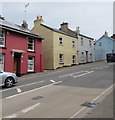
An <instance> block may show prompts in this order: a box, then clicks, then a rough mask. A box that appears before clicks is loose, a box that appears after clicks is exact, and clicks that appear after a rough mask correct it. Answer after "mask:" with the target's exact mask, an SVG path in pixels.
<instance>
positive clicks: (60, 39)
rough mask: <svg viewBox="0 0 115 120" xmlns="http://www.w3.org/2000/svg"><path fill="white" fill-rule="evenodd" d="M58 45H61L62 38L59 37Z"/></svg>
mask: <svg viewBox="0 0 115 120" xmlns="http://www.w3.org/2000/svg"><path fill="white" fill-rule="evenodd" d="M59 45H63V38H62V37H59Z"/></svg>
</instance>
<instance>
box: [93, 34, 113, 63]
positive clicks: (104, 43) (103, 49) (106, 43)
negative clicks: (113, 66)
mask: <svg viewBox="0 0 115 120" xmlns="http://www.w3.org/2000/svg"><path fill="white" fill-rule="evenodd" d="M100 44H101V46H100ZM94 50H95V61H100V60H106V54H107V53H112V52H114V53H115V40H112V39H111V38H109V37H106V36H102V37H101V38H100V39H99V40H98V41H97V42H96V44H95V46H94Z"/></svg>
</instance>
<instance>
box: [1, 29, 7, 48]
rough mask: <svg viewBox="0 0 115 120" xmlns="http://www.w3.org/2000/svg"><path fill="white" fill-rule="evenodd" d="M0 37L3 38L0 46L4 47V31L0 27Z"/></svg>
mask: <svg viewBox="0 0 115 120" xmlns="http://www.w3.org/2000/svg"><path fill="white" fill-rule="evenodd" d="M0 39H2V40H3V44H2V45H0V47H5V39H6V31H5V30H3V29H0ZM1 42H2V41H1Z"/></svg>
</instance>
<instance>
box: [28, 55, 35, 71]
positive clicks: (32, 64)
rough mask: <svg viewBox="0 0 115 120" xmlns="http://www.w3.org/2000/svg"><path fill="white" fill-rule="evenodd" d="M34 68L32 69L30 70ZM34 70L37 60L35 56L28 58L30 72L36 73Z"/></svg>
mask: <svg viewBox="0 0 115 120" xmlns="http://www.w3.org/2000/svg"><path fill="white" fill-rule="evenodd" d="M29 58H32V59H31V60H29ZM29 68H32V69H29ZM34 68H35V58H34V56H28V72H34Z"/></svg>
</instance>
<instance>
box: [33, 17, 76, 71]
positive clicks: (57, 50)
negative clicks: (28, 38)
mask: <svg viewBox="0 0 115 120" xmlns="http://www.w3.org/2000/svg"><path fill="white" fill-rule="evenodd" d="M32 32H34V33H36V34H38V35H40V36H41V37H43V38H44V41H43V53H44V68H45V69H56V68H59V67H63V66H71V65H74V64H78V55H77V50H78V40H77V37H76V36H75V35H71V34H69V33H66V32H63V31H61V30H58V29H55V28H51V27H49V26H47V25H44V24H43V19H42V16H38V17H37V19H36V20H35V21H34V27H33V29H32Z"/></svg>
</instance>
